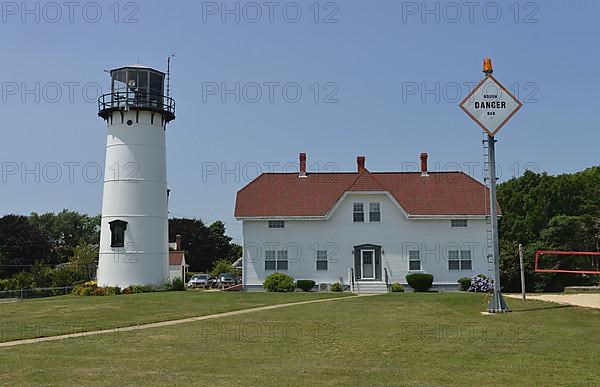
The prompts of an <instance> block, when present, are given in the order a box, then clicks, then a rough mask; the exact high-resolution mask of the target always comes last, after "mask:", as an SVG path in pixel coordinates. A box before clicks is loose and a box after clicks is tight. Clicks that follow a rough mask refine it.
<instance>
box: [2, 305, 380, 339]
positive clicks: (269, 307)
mask: <svg viewBox="0 0 600 387" xmlns="http://www.w3.org/2000/svg"><path fill="white" fill-rule="evenodd" d="M375 295H376V294H360V295H354V296H348V297H336V298H322V299H319V300H310V301H300V302H290V303H287V304H275V305H266V306H258V307H255V308H248V309H241V310H234V311H231V312H223V313H215V314H208V315H206V316H198V317H188V318H182V319H178V320H170V321H161V322H155V323H148V324H141V325H131V326H127V327H122V328H112V329H101V330H97V331H89V332H78V333H69V334H66V335H57V336H49V337H38V338H33V339H23V340H14V341H6V342H4V343H0V348H5V347H15V346H17V345H24V344H34V343H41V342H44V341H57V340H65V339H72V338H75V337H85V336H94V335H102V334H105V333H114V332H129V331H137V330H142V329H150V328H159V327H166V326H170V325H177V324H185V323H188V322H194V321H204V320H212V319H217V318H223V317H230V316H239V315H242V314H248V313H254V312H261V311H264V310H272V309H280V308H287V307H289V306H294V305H306V304H315V303H317V302H329V301H338V300H349V299H354V298H358V297H369V296H375Z"/></svg>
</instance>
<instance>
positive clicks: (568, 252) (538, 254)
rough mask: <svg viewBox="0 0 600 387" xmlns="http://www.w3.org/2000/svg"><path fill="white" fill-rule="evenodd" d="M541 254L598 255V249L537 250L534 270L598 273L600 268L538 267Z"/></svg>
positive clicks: (599, 254)
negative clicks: (567, 268)
mask: <svg viewBox="0 0 600 387" xmlns="http://www.w3.org/2000/svg"><path fill="white" fill-rule="evenodd" d="M542 255H589V256H598V257H599V259H600V251H595V252H594V251H554V250H537V251H536V252H535V272H536V273H571V274H600V270H566V269H540V268H539V261H540V258H541V256H542Z"/></svg>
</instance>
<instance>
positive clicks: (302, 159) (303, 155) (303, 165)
mask: <svg viewBox="0 0 600 387" xmlns="http://www.w3.org/2000/svg"><path fill="white" fill-rule="evenodd" d="M299 157H300V174H299V175H298V177H306V153H304V152H302V153H300V155H299Z"/></svg>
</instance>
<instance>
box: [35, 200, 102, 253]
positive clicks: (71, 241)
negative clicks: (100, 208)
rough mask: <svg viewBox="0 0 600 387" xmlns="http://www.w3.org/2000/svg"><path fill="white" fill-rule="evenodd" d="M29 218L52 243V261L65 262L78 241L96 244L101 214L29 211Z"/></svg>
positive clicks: (98, 240)
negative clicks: (40, 213) (39, 212)
mask: <svg viewBox="0 0 600 387" xmlns="http://www.w3.org/2000/svg"><path fill="white" fill-rule="evenodd" d="M29 220H30V222H31V223H32V224H34V225H36V226H37V227H38V228H39V229H40V231H41V232H42V233H44V234H45V235H46V236H47V238H48V240H49V241H50V243H51V244H52V263H55V264H56V263H63V262H67V261H68V260H69V258H70V257H71V256H72V255H73V250H74V249H75V247H76V246H78V245H79V244H80V243H85V244H88V245H98V244H99V242H100V220H101V216H100V215H97V216H89V215H86V214H80V213H78V212H76V211H69V210H66V209H64V210H62V211H61V212H59V213H57V214H54V213H51V212H49V213H45V214H42V215H39V214H37V213H35V212H33V213H31V215H30V217H29Z"/></svg>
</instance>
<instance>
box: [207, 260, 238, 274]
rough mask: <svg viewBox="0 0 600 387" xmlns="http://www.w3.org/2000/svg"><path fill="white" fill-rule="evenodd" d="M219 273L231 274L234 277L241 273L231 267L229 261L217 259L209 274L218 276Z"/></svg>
mask: <svg viewBox="0 0 600 387" xmlns="http://www.w3.org/2000/svg"><path fill="white" fill-rule="evenodd" d="M221 273H231V274H235V275H240V274H241V273H240V272H239V270H237V269H236V268H235V267H233V265H232V263H231V261H229V260H227V259H219V260H218V261H216V262H215V263H214V265H213V268H212V270H211V271H210V274H211V275H213V276H215V277H216V276H218V275H219V274H221Z"/></svg>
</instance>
